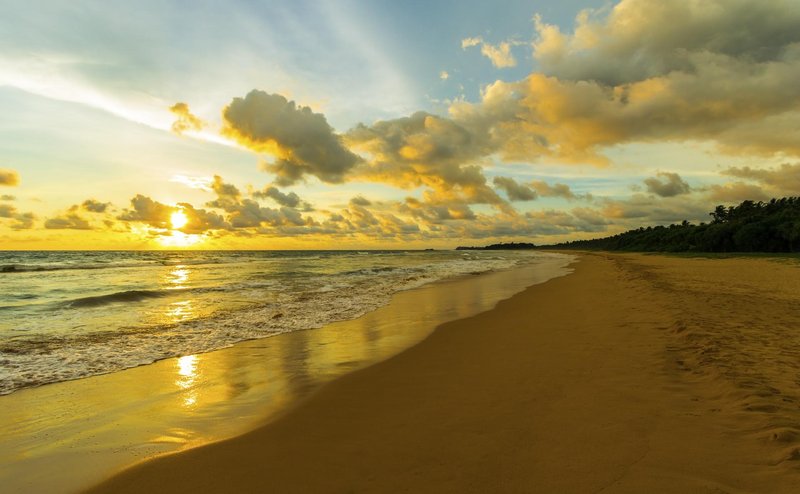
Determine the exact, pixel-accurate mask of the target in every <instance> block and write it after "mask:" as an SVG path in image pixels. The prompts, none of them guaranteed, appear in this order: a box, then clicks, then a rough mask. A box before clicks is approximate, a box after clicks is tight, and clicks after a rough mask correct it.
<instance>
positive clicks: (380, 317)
mask: <svg viewBox="0 0 800 494" xmlns="http://www.w3.org/2000/svg"><path fill="white" fill-rule="evenodd" d="M572 258H573V256H571V255H567V256H565V257H564V259H572ZM565 262H566V261H565ZM562 264H563V263H562ZM567 272H568V271H567V270H565V269H564V268H558V267H556V266H555V265H549V264H547V265H544V266H542V265H537V264H533V265H530V266H527V267H523V268H522V269H515V270H504V271H497V272H490V273H484V274H481V275H479V276H464V277H457V278H452V279H449V280H444V281H439V282H436V283H431V284H428V285H425V286H423V287H420V288H415V289H412V290H407V291H402V292H399V293H396V294H395V295H394V296H393V297H392V300H391V301H390V302H389V304H388V305H386V306H383V307H381V308H379V309H377V310H375V311H373V312H370V313H367V314H365V315H364V316H361V317H359V318H357V319H353V320H347V321H340V322H337V323H333V324H329V325H327V326H325V327H322V328H318V329H311V330H306V331H297V332H291V333H285V334H280V335H276V336H273V337H269V338H265V339H259V340H250V341H245V342H241V343H238V344H235V345H233V346H232V347H230V348H226V349H222V350H217V351H213V352H209V353H205V354H197V355H189V356H185V357H181V358H170V359H165V360H161V361H158V362H155V363H153V364H150V365H145V366H140V367H136V368H132V369H127V370H123V371H120V372H114V373H110V374H105V375H100V376H94V377H90V378H85V379H79V380H74V381H67V382H62V383H56V384H51V385H46V386H42V387H38V388H31V389H26V390H22V391H18V392H15V393H13V394H11V395H6V396H2V397H0V481H2V483H3V485H4V492H37V493H46V492H59V493H60V492H73V491H75V492H77V491H79V490H80V489H85V488H87V487H88V486H90V485H92V484H94V483H96V482H99V481H100V480H102V479H103V478H105V477H107V476H108V475H110V474H111V473H112V472H116V471H119V470H120V469H122V468H125V467H129V466H131V465H133V464H136V463H138V462H141V461H142V460H144V459H147V458H152V457H156V456H159V455H162V454H168V453H173V452H176V451H181V450H185V449H188V448H192V447H196V446H198V445H202V444H206V443H210V442H215V441H219V440H222V439H226V438H229V437H233V436H236V435H239V434H241V433H243V432H246V431H248V430H251V429H253V428H255V427H257V426H259V425H260V424H262V423H264V422H266V421H269V420H271V419H273V418H274V417H275V416H276V415H278V414H281V413H284V412H285V410H287V409H291V408H292V407H293V406H294V404H295V403H298V402H301V401H302V400H303V399H305V397H307V396H308V395H310V394H312V393H313V392H314V391H315V390H316V389H318V388H319V387H320V386H322V385H323V384H324V383H327V382H329V381H331V380H333V379H336V378H337V377H339V376H341V375H343V374H346V373H348V372H351V371H353V370H354V369H359V368H362V367H366V366H369V365H372V364H374V363H375V362H379V361H381V360H385V359H386V358H389V357H391V356H392V355H394V354H396V353H398V352H400V351H402V350H403V349H405V348H408V347H409V346H412V345H414V344H416V343H417V342H418V341H420V340H422V339H423V338H425V337H426V336H427V335H428V334H430V332H432V331H433V330H434V328H435V327H436V326H437V325H439V324H440V323H442V322H445V321H448V320H453V319H458V318H462V317H466V316H469V315H472V314H475V313H477V312H480V311H483V310H488V309H490V308H491V307H493V306H494V305H495V303H497V301H499V300H502V299H505V298H508V297H509V296H511V295H513V294H514V293H516V292H518V291H521V290H522V289H524V288H525V287H527V286H529V285H531V284H533V283H540V282H542V281H544V280H545V279H548V278H550V277H552V276H562V275H564V274H566V273H567ZM416 311H419V312H416ZM78 396H79V397H80V399H76V397H78Z"/></svg>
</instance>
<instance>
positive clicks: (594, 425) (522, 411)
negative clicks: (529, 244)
mask: <svg viewBox="0 0 800 494" xmlns="http://www.w3.org/2000/svg"><path fill="white" fill-rule="evenodd" d="M575 268H576V272H575V273H574V274H572V275H569V276H566V277H562V278H557V279H553V280H551V281H548V282H547V283H544V284H542V285H536V286H533V287H531V288H529V289H527V290H526V291H524V292H522V293H520V294H518V295H516V296H514V297H512V298H511V299H509V300H506V301H503V302H501V303H500V304H498V306H497V307H496V308H495V309H493V310H490V311H488V312H484V313H481V314H478V315H476V316H473V317H469V318H466V319H461V320H458V321H453V322H450V323H446V324H444V325H442V326H440V327H439V328H437V330H436V331H435V332H434V333H433V334H431V335H430V336H429V337H428V338H427V339H425V340H424V341H423V342H421V343H420V344H418V345H416V346H414V347H412V348H410V349H409V350H406V351H405V352H403V353H401V354H399V355H397V356H395V357H393V358H391V359H389V360H386V361H384V362H382V363H379V364H376V365H373V366H371V367H368V368H366V369H362V370H359V371H356V372H354V373H351V374H348V375H346V376H344V377H343V378H340V379H338V380H336V381H334V382H331V383H329V384H327V385H325V386H323V387H322V388H321V389H319V391H317V392H316V393H314V394H313V395H311V396H310V397H309V398H308V399H306V400H304V401H303V402H301V403H300V404H299V405H297V406H296V407H294V408H293V409H292V410H291V411H289V412H288V413H286V414H284V415H283V416H281V417H280V418H278V419H276V420H274V421H272V422H271V423H268V424H266V425H264V426H262V427H260V428H258V429H256V430H253V431H251V432H249V433H246V434H244V435H242V436H239V437H236V438H234V439H230V440H226V441H222V442H219V443H215V444H210V445H207V446H203V447H200V448H196V449H192V450H188V451H185V452H182V453H179V454H175V455H169V456H165V457H161V458H158V459H155V460H153V461H148V462H145V463H143V464H141V465H139V466H137V467H134V468H132V469H129V470H127V471H125V472H123V473H121V474H119V475H117V476H115V477H113V478H111V479H110V480H109V481H107V482H106V483H104V484H102V485H100V486H98V487H97V488H95V489H93V490H91V491H90V492H114V493H118V492H137V493H138V492H153V493H155V492H170V493H180V492H187V493H189V492H191V493H196V492H281V493H283V492H560V493H562V492H576V493H578V492H580V493H583V492H600V491H602V492H787V493H788V492H800V467H798V460H800V449H799V448H800V406H799V405H800V384H799V383H798V379H800V333H799V332H798V331H800V304H798V303H797V302H798V298H799V297H800V295H798V294H800V267H798V265H797V264H796V263H790V262H787V263H780V262H776V261H774V260H765V259H751V258H745V259H684V258H673V257H664V256H642V255H610V254H586V255H583V256H582V257H581V260H580V262H579V263H578V264H577V265H575Z"/></svg>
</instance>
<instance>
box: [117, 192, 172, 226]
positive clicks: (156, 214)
mask: <svg viewBox="0 0 800 494" xmlns="http://www.w3.org/2000/svg"><path fill="white" fill-rule="evenodd" d="M177 211H178V209H177V208H174V207H172V206H167V205H166V204H162V203H160V202H158V201H154V200H153V199H151V198H149V197H147V196H144V195H142V194H136V196H135V197H134V198H133V199H131V209H126V210H125V211H124V212H123V213H122V214H120V215H119V216H118V217H117V219H119V220H122V221H139V222H142V223H147V224H148V225H150V226H152V227H155V228H163V229H167V228H170V227H171V224H170V216H172V213H175V212H177Z"/></svg>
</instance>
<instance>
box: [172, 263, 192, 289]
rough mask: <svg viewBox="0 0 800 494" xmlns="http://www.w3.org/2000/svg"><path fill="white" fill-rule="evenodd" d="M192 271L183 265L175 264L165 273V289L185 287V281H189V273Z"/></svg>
mask: <svg viewBox="0 0 800 494" xmlns="http://www.w3.org/2000/svg"><path fill="white" fill-rule="evenodd" d="M190 274H192V271H191V270H190V269H189V268H187V267H186V266H183V265H180V264H179V265H177V266H175V267H173V268H172V270H170V272H169V273H167V279H166V282H167V285H168V286H167V290H178V289H181V288H186V283H187V282H188V281H189V275H190Z"/></svg>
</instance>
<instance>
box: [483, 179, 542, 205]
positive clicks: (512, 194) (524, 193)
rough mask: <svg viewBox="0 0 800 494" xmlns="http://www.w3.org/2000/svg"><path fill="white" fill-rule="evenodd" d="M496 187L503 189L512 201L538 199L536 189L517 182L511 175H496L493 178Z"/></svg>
mask: <svg viewBox="0 0 800 494" xmlns="http://www.w3.org/2000/svg"><path fill="white" fill-rule="evenodd" d="M492 182H493V183H494V185H495V187H498V188H500V189H503V190H504V191H505V192H506V195H507V196H508V199H509V200H510V201H533V200H534V199H536V197H537V194H536V191H534V190H533V189H531V188H530V187H528V186H527V185H522V184H519V183H517V181H516V180H514V179H513V178H510V177H494V179H493V180H492Z"/></svg>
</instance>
